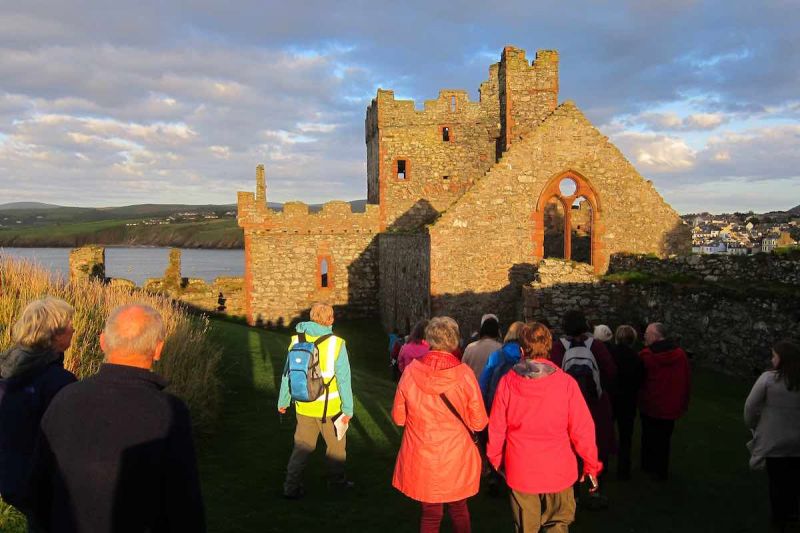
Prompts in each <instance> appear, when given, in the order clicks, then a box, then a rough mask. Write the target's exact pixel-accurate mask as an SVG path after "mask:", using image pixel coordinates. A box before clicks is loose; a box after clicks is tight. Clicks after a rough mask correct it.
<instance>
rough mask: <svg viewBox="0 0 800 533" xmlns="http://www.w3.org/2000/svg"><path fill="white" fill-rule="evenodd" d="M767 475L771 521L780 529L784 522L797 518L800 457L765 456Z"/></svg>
mask: <svg viewBox="0 0 800 533" xmlns="http://www.w3.org/2000/svg"><path fill="white" fill-rule="evenodd" d="M767 476H768V477H769V501H770V505H771V507H772V523H773V525H775V526H776V527H777V528H778V530H779V531H782V529H780V528H782V527H783V526H784V525H785V524H786V522H793V521H797V519H798V499H799V498H800V485H798V480H799V479H800V457H767Z"/></svg>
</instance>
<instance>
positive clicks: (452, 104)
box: [450, 96, 456, 113]
mask: <svg viewBox="0 0 800 533" xmlns="http://www.w3.org/2000/svg"><path fill="white" fill-rule="evenodd" d="M450 111H451V112H453V113H455V112H456V97H455V96H451V97H450Z"/></svg>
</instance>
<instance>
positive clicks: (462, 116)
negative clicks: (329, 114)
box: [366, 69, 500, 230]
mask: <svg viewBox="0 0 800 533" xmlns="http://www.w3.org/2000/svg"><path fill="white" fill-rule="evenodd" d="M493 73H494V76H495V78H494V80H493V81H492V80H490V81H489V82H487V83H485V84H484V86H482V89H485V91H484V92H482V93H481V100H480V102H471V101H469V98H468V95H467V92H466V91H456V90H442V91H440V93H439V97H438V98H437V99H435V100H427V101H426V102H425V108H424V110H422V111H417V109H416V107H415V103H414V101H413V100H395V98H394V91H384V90H379V91H378V95H377V97H376V98H375V99H374V100H373V102H372V104H371V105H370V108H369V109H368V110H367V120H366V129H367V131H366V140H367V171H368V172H367V173H368V177H367V185H368V187H367V189H368V191H367V193H368V194H367V197H368V199H369V201H370V202H373V203H379V204H380V205H381V208H382V224H383V227H385V228H389V229H401V230H408V229H413V228H417V227H419V226H420V225H422V224H426V223H429V222H431V221H432V220H433V219H435V217H436V216H437V215H438V214H439V213H440V212H441V211H443V210H444V209H446V208H447V207H448V206H450V205H451V204H452V203H453V202H454V201H456V200H457V199H458V198H459V197H460V196H461V195H462V194H464V192H466V191H467V190H468V189H469V188H470V187H471V186H472V184H473V183H474V181H475V180H476V179H477V178H479V177H480V176H482V175H483V174H485V173H486V171H487V170H489V168H491V166H492V164H493V163H494V161H495V158H496V152H497V140H498V138H499V136H500V131H499V115H498V105H497V101H496V98H495V99H490V96H493V95H492V92H493V90H492V89H491V87H492V83H493V84H494V86H495V87H496V84H497V82H496V69H495V70H493ZM453 98H455V102H456V105H455V110H453V109H452V107H451V104H452V99H453ZM443 127H448V128H449V141H443V138H442V128H443ZM399 159H402V160H405V161H406V178H405V179H402V180H401V179H399V178H398V177H397V161H398V160H399ZM445 176H446V177H447V178H446V179H445Z"/></svg>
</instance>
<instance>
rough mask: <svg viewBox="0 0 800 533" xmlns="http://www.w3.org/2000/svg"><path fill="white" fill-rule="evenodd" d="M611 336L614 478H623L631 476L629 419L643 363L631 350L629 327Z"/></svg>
mask: <svg viewBox="0 0 800 533" xmlns="http://www.w3.org/2000/svg"><path fill="white" fill-rule="evenodd" d="M614 337H615V340H616V344H614V345H612V347H611V355H612V356H613V357H614V361H615V362H616V363H617V382H616V387H615V388H614V390H613V393H612V395H611V403H612V405H613V406H614V420H615V421H616V423H617V431H618V432H619V451H618V455H617V478H618V479H623V480H627V479H630V478H631V443H632V441H633V422H634V420H635V419H636V401H637V397H638V394H639V388H640V387H641V385H642V379H643V378H644V366H643V365H642V360H641V359H640V358H639V355H638V354H637V353H636V350H634V349H633V344H634V343H635V342H636V330H635V329H633V328H632V327H631V326H620V327H618V328H617V331H616V333H615V335H614Z"/></svg>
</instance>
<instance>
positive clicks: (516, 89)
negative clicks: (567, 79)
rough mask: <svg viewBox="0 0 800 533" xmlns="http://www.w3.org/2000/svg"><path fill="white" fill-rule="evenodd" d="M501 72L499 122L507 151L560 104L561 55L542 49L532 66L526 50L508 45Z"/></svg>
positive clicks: (503, 56)
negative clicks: (559, 68)
mask: <svg viewBox="0 0 800 533" xmlns="http://www.w3.org/2000/svg"><path fill="white" fill-rule="evenodd" d="M499 72H500V80H499V82H500V83H499V85H500V121H501V129H502V130H503V148H504V149H505V150H507V149H508V147H509V146H510V145H511V144H512V143H513V142H514V141H515V140H518V139H521V138H522V137H523V136H524V135H525V134H527V133H528V132H530V131H532V130H533V129H534V128H535V127H536V126H537V125H538V124H539V123H540V122H541V121H542V120H544V119H545V118H546V117H547V116H548V115H549V114H550V113H552V112H553V110H555V108H556V106H557V105H558V52H556V51H555V50H539V51H537V52H536V59H534V61H533V62H532V63H530V64H529V63H528V60H527V58H526V57H525V50H521V49H519V48H514V47H513V46H507V47H506V48H505V49H503V55H502V58H501V60H500V69H499Z"/></svg>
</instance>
